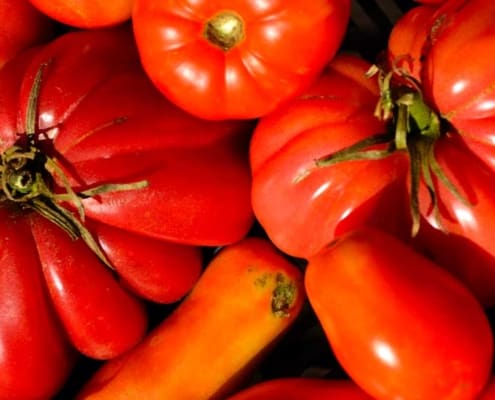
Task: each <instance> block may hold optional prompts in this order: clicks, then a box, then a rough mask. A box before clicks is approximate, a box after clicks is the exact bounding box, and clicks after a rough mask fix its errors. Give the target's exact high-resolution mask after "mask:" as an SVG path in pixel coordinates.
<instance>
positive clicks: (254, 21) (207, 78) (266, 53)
mask: <svg viewBox="0 0 495 400" xmlns="http://www.w3.org/2000/svg"><path fill="white" fill-rule="evenodd" d="M350 3H351V2H350V1H349V0H313V1H310V2H308V1H305V0H268V1H257V0H247V1H246V0H242V1H240V0H235V1H232V0H229V1H226V0H201V1H183V2H164V1H149V0H143V1H141V0H137V1H136V5H135V8H134V10H133V15H132V22H133V26H134V32H135V35H136V42H137V45H138V48H139V52H140V56H141V59H142V62H143V66H144V68H145V70H146V71H147V73H148V75H149V76H150V78H151V79H152V80H153V82H154V83H155V84H156V86H157V87H158V88H159V89H160V90H161V91H162V92H163V93H164V94H165V95H166V96H167V97H168V98H170V99H171V100H172V101H173V102H174V103H176V104H178V105H179V106H180V107H182V108H184V109H185V110H187V111H188V112H191V113H193V114H195V115H198V116H200V117H202V118H206V119H230V118H257V117H259V116H262V115H266V114H268V113H269V112H271V111H273V110H274V109H275V108H276V107H278V106H279V105H280V104H281V103H283V102H285V101H286V100H287V99H289V98H292V97H294V96H296V95H297V94H299V93H300V92H301V91H302V90H303V89H305V88H307V87H308V86H309V85H310V84H311V83H312V82H313V81H314V80H315V79H316V77H317V76H318V75H319V73H320V72H321V70H322V68H323V67H324V65H325V64H326V63H328V62H329V61H330V59H331V58H332V57H333V56H334V55H335V53H336V52H337V50H338V48H339V47H340V45H341V42H342V40H343V37H344V34H345V32H346V29H347V24H348V21H349V17H350ZM225 11H229V12H233V13H235V14H236V15H238V16H239V17H240V18H241V19H242V20H243V24H244V33H245V34H244V38H243V39H242V40H241V41H240V42H239V43H238V44H237V45H235V46H234V47H232V48H230V49H229V50H224V49H221V48H220V47H218V46H216V45H213V44H212V43H211V42H210V41H209V40H207V39H206V38H205V35H204V32H203V31H204V29H205V24H206V23H207V22H208V21H209V20H210V19H211V18H212V17H214V16H215V15H216V14H217V13H219V12H225Z"/></svg>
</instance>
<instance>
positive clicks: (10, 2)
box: [0, 0, 55, 67]
mask: <svg viewBox="0 0 495 400" xmlns="http://www.w3.org/2000/svg"><path fill="white" fill-rule="evenodd" d="M0 21H2V24H1V25H0V67H1V66H2V65H3V64H5V62H6V61H8V60H9V59H11V58H12V57H13V56H15V55H16V54H17V53H19V52H20V51H21V50H24V49H26V48H28V47H31V46H34V45H36V44H40V43H43V42H45V41H48V40H49V39H51V38H52V37H53V35H54V33H55V23H54V21H52V20H51V19H50V18H48V17H47V16H46V15H44V14H43V13H41V12H40V11H39V10H37V9H36V8H35V7H34V6H33V5H32V4H31V3H30V2H29V0H1V1H0Z"/></svg>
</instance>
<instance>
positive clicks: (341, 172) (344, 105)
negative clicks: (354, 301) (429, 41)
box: [250, 55, 407, 258]
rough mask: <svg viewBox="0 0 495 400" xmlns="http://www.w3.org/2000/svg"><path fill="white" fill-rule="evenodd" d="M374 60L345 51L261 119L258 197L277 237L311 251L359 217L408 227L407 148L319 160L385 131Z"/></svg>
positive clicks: (289, 249) (283, 245) (291, 250)
mask: <svg viewBox="0 0 495 400" xmlns="http://www.w3.org/2000/svg"><path fill="white" fill-rule="evenodd" d="M369 68H370V64H369V63H367V62H365V61H364V60H362V59H359V58H357V57H355V56H348V55H339V56H337V57H336V58H335V59H334V60H333V62H332V63H331V64H330V66H329V68H328V69H327V70H326V71H325V73H324V74H323V75H322V76H321V77H320V79H319V80H318V82H317V83H316V84H315V85H314V86H313V87H312V88H311V89H309V90H308V91H306V92H305V93H304V94H303V95H302V96H300V97H299V98H297V99H294V100H293V101H291V102H290V103H288V104H287V105H286V106H284V107H282V108H280V109H279V110H277V111H276V112H273V113H271V114H269V115H267V116H265V117H263V118H261V119H260V121H259V123H258V125H257V126H256V128H255V131H254V135H253V138H252V141H251V148H250V157H251V169H252V173H253V188H252V203H253V209H254V212H255V215H256V217H257V218H258V220H259V222H260V224H261V225H262V226H263V228H264V229H265V231H266V233H267V234H268V236H269V237H270V239H271V240H272V241H273V242H274V243H275V244H276V245H277V246H278V247H279V248H280V249H282V250H283V251H284V252H286V253H288V254H290V255H292V256H296V257H303V258H304V257H309V256H312V255H313V254H316V253H317V252H319V251H320V250H321V249H322V248H323V247H324V246H326V245H327V243H329V242H331V241H332V240H334V238H335V237H336V236H337V235H339V234H341V233H343V232H345V231H347V230H349V229H351V228H353V227H356V226H359V225H362V224H373V225H378V226H380V227H382V228H384V229H387V230H390V231H392V232H395V233H397V234H401V232H402V230H403V229H404V226H405V223H404V219H405V218H406V217H407V214H406V209H403V207H402V205H403V204H404V202H405V201H407V198H406V194H405V193H406V192H405V186H404V181H405V174H406V168H407V164H406V163H405V161H406V158H405V157H403V155H402V154H399V153H397V154H395V155H392V156H390V157H388V158H384V159H381V160H379V161H376V160H360V161H349V162H341V163H337V164H334V165H329V166H322V167H317V166H316V164H315V160H316V159H319V158H320V157H323V156H326V155H328V154H331V153H333V152H336V151H338V150H341V149H343V148H344V147H346V146H348V145H351V144H353V143H355V142H356V141H359V140H362V139H365V138H369V137H370V136H372V135H376V134H381V133H384V132H385V129H386V127H385V124H383V123H382V121H380V120H379V119H377V118H375V116H374V115H373V112H374V108H375V105H376V102H377V101H378V87H377V85H376V81H375V80H372V79H367V78H366V77H365V72H366V71H367V70H368V69H369Z"/></svg>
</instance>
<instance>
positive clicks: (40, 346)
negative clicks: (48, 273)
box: [0, 207, 76, 400]
mask: <svg viewBox="0 0 495 400" xmlns="http://www.w3.org/2000/svg"><path fill="white" fill-rule="evenodd" d="M0 216H1V219H2V223H1V224H0V238H1V246H0V249H1V251H0V254H1V260H2V268H0V315H1V318H0V348H1V349H2V351H1V352H0V368H1V370H2V374H1V377H0V399H2V400H13V399H19V400H35V399H47V398H50V397H51V396H52V395H54V394H55V393H56V392H57V391H58V390H59V389H60V387H61V386H62V384H63V383H64V382H65V380H66V379H67V377H68V376H69V374H70V372H71V371H72V368H73V365H74V362H75V361H76V353H75V351H74V349H73V348H72V346H71V345H70V344H69V342H68V341H67V339H66V337H65V333H64V331H63V329H62V328H61V326H60V325H59V322H58V320H57V316H56V314H55V313H54V312H53V309H52V307H51V304H50V299H49V296H48V294H47V291H46V288H45V284H44V281H43V276H42V274H41V269H40V265H39V261H38V259H37V257H36V254H35V252H30V251H26V248H29V246H31V247H32V246H34V241H33V237H32V235H31V232H30V229H29V223H28V221H27V220H26V219H12V218H10V217H9V215H8V210H6V209H5V208H4V207H0Z"/></svg>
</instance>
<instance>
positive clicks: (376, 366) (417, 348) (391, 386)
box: [305, 228, 493, 400]
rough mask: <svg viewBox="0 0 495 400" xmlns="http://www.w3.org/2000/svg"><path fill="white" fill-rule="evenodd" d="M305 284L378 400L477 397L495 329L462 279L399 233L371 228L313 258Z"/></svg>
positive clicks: (349, 364)
mask: <svg viewBox="0 0 495 400" xmlns="http://www.w3.org/2000/svg"><path fill="white" fill-rule="evenodd" d="M305 285H306V289H307V295H308V298H309V301H310V303H311V305H312V307H313V309H314V311H315V313H316V315H317V317H318V319H319V321H320V322H321V325H322V327H323V329H324V331H325V333H326V335H327V338H328V340H329V343H330V345H331V347H332V349H333V351H334V354H335V356H336V357H337V359H338V360H339V361H340V363H341V365H342V367H343V368H344V369H345V370H346V371H347V373H348V374H349V375H350V377H351V378H352V379H353V380H354V381H355V382H356V383H357V384H358V385H360V386H361V387H362V388H363V389H364V390H365V391H367V392H368V393H369V394H370V395H371V396H372V397H374V398H378V399H404V400H408V399H451V400H454V399H459V400H468V399H475V398H476V396H477V395H478V394H479V393H480V391H481V390H482V389H483V387H484V386H485V385H486V383H487V381H488V379H489V377H490V373H491V367H492V360H493V358H492V357H493V335H492V331H491V327H490V324H489V321H488V319H487V316H486V315H485V312H484V310H483V308H482V307H481V305H480V303H479V302H478V301H477V300H476V298H475V297H474V296H473V295H472V294H471V292H470V291H468V290H467V289H466V287H465V286H464V285H462V284H461V283H460V281H458V280H457V279H456V278H454V277H453V276H452V275H450V274H449V273H448V272H446V271H445V270H444V269H442V268H441V267H439V266H438V265H436V264H434V263H432V262H431V261H429V260H428V259H427V258H425V257H423V256H422V255H420V254H419V253H416V252H415V251H414V250H412V248H411V247H408V246H406V245H405V244H403V243H402V242H401V241H399V240H398V239H397V238H395V237H393V236H391V235H389V234H387V233H385V232H382V231H379V230H376V229H372V228H362V229H359V230H356V231H353V232H351V233H348V234H346V235H343V236H342V237H341V238H340V239H338V240H336V242H334V243H333V244H332V245H330V246H328V247H327V248H326V249H324V250H323V251H322V252H320V253H319V254H318V255H316V256H314V257H312V258H311V259H309V261H308V265H307V269H306V275H305Z"/></svg>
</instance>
